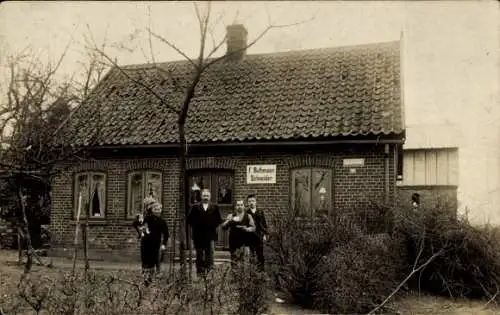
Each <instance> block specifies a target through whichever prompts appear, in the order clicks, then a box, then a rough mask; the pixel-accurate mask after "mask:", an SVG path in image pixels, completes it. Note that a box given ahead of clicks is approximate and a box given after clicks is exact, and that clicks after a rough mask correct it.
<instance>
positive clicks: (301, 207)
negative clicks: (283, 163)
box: [292, 169, 311, 215]
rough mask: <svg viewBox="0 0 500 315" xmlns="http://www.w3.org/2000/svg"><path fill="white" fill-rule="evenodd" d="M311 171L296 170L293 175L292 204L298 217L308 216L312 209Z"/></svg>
mask: <svg viewBox="0 0 500 315" xmlns="http://www.w3.org/2000/svg"><path fill="white" fill-rule="evenodd" d="M310 174H311V171H310V169H301V170H294V171H293V173H292V198H293V200H292V202H293V207H294V210H295V213H296V214H297V215H308V214H309V213H310V209H311V192H310V183H311V178H310Z"/></svg>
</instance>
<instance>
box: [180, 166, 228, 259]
mask: <svg viewBox="0 0 500 315" xmlns="http://www.w3.org/2000/svg"><path fill="white" fill-rule="evenodd" d="M234 173H235V171H234V169H228V168H195V169H189V170H187V172H186V175H187V176H186V177H187V180H186V188H187V191H186V194H185V196H184V198H185V204H186V207H188V209H190V207H191V206H192V205H193V204H194V203H192V202H191V201H192V198H191V197H192V194H191V187H192V185H193V184H192V178H193V176H209V178H210V179H209V184H208V185H209V188H210V193H211V196H210V199H211V200H210V202H211V203H213V204H217V205H218V206H219V209H220V210H221V216H222V219H223V220H224V218H225V217H226V215H227V212H228V210H229V209H231V210H232V209H234V204H235V181H234ZM217 175H226V176H227V175H229V177H230V185H229V186H230V194H231V202H230V203H228V204H219V203H218V196H219V183H218V176H217ZM200 188H201V189H203V188H205V187H200ZM189 233H191V229H190V228H189ZM190 241H192V237H190ZM190 247H191V248H192V246H190ZM228 248H229V238H228V232H227V231H225V230H223V229H222V228H221V227H219V228H218V241H217V242H216V244H215V249H216V250H227V249H228Z"/></svg>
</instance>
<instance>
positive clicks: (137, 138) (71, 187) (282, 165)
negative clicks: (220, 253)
mask: <svg viewBox="0 0 500 315" xmlns="http://www.w3.org/2000/svg"><path fill="white" fill-rule="evenodd" d="M239 27H242V26H233V27H229V28H228V31H230V32H231V31H234V30H235V29H236V33H238V34H243V35H244V36H245V37H246V31H243V32H241V29H239V30H238V28H239ZM230 35H231V34H230ZM228 38H230V39H231V38H232V37H231V36H229V37H228ZM238 43H240V41H238V40H237V39H236V40H229V42H228V46H229V47H228V49H231V48H232V47H231V45H237V44H238ZM159 66H160V67H161V68H162V69H164V70H166V71H164V72H166V73H169V74H170V75H169V76H170V77H171V78H172V79H168V80H167V79H162V76H161V75H160V74H159V73H158V70H157V69H155V68H154V67H152V66H151V65H134V66H126V67H123V69H124V71H125V72H126V75H124V74H123V73H121V72H120V71H119V70H118V69H112V70H111V71H110V72H109V73H108V74H107V75H106V77H105V78H104V79H103V80H102V82H101V83H100V84H99V85H98V86H97V88H96V89H95V91H94V92H93V94H92V95H91V96H90V98H89V100H88V102H87V103H86V105H85V106H84V107H82V109H81V110H80V111H79V112H78V113H77V114H75V116H74V118H73V119H72V121H71V124H72V126H83V127H81V128H73V133H71V132H70V131H68V134H72V135H73V136H74V138H73V139H74V141H75V143H76V144H78V145H87V144H88V143H89V141H90V139H91V138H92V137H97V139H98V143H99V145H98V146H95V147H93V148H92V152H93V157H94V158H93V159H91V160H85V161H75V162H67V163H66V164H65V165H61V168H63V169H64V170H65V171H64V172H63V173H62V174H61V175H60V176H58V177H57V178H55V179H54V181H53V194H52V197H53V208H52V217H51V229H52V240H53V244H52V246H53V248H54V250H55V251H58V250H60V249H63V248H70V247H71V246H72V245H71V244H72V241H73V235H74V222H75V215H76V208H77V196H78V193H79V192H80V191H81V192H82V193H83V195H84V196H87V197H88V196H93V197H91V198H90V197H89V198H86V200H88V201H87V203H88V206H89V209H90V210H89V213H88V214H87V215H90V218H89V220H90V228H89V234H90V235H89V240H90V244H89V246H90V249H91V252H92V251H94V252H96V253H98V252H101V253H103V252H108V253H109V252H111V251H112V249H115V251H113V252H118V253H120V255H121V253H123V252H129V251H137V250H138V245H137V242H136V239H135V234H134V232H133V229H132V227H131V222H132V218H133V216H134V214H135V213H137V212H138V211H141V206H142V205H141V201H142V199H143V198H144V196H145V195H146V194H148V193H150V192H153V193H154V195H155V196H156V197H157V198H159V199H160V200H161V202H162V204H163V206H164V207H163V209H164V216H165V217H166V218H167V219H168V222H169V224H170V226H172V225H173V222H174V220H175V209H176V207H177V200H178V198H177V191H178V190H177V185H178V176H179V172H178V171H179V162H178V159H177V158H176V152H177V150H178V144H177V138H178V136H177V130H176V116H175V114H172V113H171V112H169V111H168V109H167V108H164V107H162V106H160V104H159V102H157V100H156V99H155V98H154V97H152V96H151V94H150V93H149V92H148V91H146V90H145V89H144V88H142V87H140V86H138V85H137V84H134V83H133V82H132V81H131V80H130V78H133V79H134V80H140V81H141V82H144V83H145V84H147V85H148V86H149V87H150V88H151V89H153V90H154V91H155V92H156V93H159V94H160V95H162V96H165V97H167V98H168V99H170V100H171V101H172V104H179V103H180V99H181V98H182V96H183V95H182V93H178V92H176V87H178V86H181V87H182V86H183V84H185V80H187V78H188V77H189V75H190V70H189V69H190V64H189V63H188V62H186V61H180V62H168V63H163V64H160V65H159ZM127 77H130V78H127ZM188 117H189V118H188V121H187V125H186V132H187V141H188V150H189V155H190V156H189V159H188V168H189V170H188V172H189V174H188V175H189V187H190V196H187V198H188V201H189V202H193V201H194V200H195V199H196V192H197V190H198V189H199V188H204V187H208V188H209V189H210V190H211V191H212V198H213V201H214V202H216V203H218V204H219V205H220V207H221V209H222V211H223V216H225V215H226V214H227V213H228V211H230V210H231V209H232V206H233V204H234V202H235V200H236V199H240V198H244V197H245V196H246V195H247V194H249V193H256V194H257V196H258V200H259V204H260V206H261V207H263V208H264V209H265V210H266V211H267V212H268V213H269V215H272V214H274V215H283V216H286V215H290V214H291V213H292V212H294V211H298V210H299V209H300V212H301V215H304V216H315V215H317V214H319V213H328V212H331V211H351V210H353V209H359V208H362V207H364V206H366V205H367V204H368V203H369V202H370V201H375V202H392V201H393V200H394V196H395V193H396V189H395V187H396V173H397V169H398V166H397V161H398V152H399V149H400V148H401V145H402V143H403V142H404V122H403V104H402V91H401V74H400V42H398V41H396V42H387V43H376V44H367V45H359V46H352V47H339V48H328V49H315V50H305V51H293V52H286V53H271V54H259V55H247V54H242V55H241V56H239V58H231V60H226V61H223V62H220V63H217V64H215V65H214V66H213V68H211V70H209V71H208V72H207V73H205V74H204V75H203V77H202V81H201V83H200V84H199V86H198V90H197V91H196V96H195V98H194V100H193V102H192V104H191V107H190V110H189V115H188ZM89 118H91V119H93V121H91V120H90V119H89ZM82 121H83V122H84V124H82ZM78 122H79V123H80V125H78ZM84 215H85V214H84ZM220 237H221V240H220V242H219V244H218V245H219V248H222V247H223V244H224V234H223V233H221V236H220Z"/></svg>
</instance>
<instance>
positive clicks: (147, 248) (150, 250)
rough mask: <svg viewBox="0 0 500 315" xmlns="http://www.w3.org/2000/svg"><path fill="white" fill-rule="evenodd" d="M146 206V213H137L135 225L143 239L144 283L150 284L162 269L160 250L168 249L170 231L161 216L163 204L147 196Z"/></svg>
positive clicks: (140, 237)
mask: <svg viewBox="0 0 500 315" xmlns="http://www.w3.org/2000/svg"><path fill="white" fill-rule="evenodd" d="M144 208H145V213H146V215H145V216H144V217H143V216H142V215H141V214H139V215H137V219H136V220H135V221H134V227H135V229H136V231H137V234H138V236H139V239H140V240H141V262H142V272H143V274H144V283H145V284H146V285H149V284H150V283H151V280H152V277H153V274H154V273H155V271H156V272H158V271H160V250H161V251H164V250H165V249H166V246H167V242H168V238H169V233H168V226H167V223H166V222H165V220H164V219H163V218H162V217H161V210H162V207H161V204H160V203H159V202H157V201H156V200H154V199H153V198H152V197H147V198H145V199H144ZM155 269H156V270H155Z"/></svg>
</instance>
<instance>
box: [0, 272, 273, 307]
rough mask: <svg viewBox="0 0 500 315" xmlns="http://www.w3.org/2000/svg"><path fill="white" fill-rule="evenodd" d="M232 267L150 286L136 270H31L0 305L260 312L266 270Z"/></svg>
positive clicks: (168, 278)
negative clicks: (48, 273) (233, 269)
mask: <svg viewBox="0 0 500 315" xmlns="http://www.w3.org/2000/svg"><path fill="white" fill-rule="evenodd" d="M230 270H231V269H230V267H229V266H221V267H217V268H215V269H214V270H213V271H212V272H210V273H209V274H208V275H207V276H206V277H205V278H201V279H200V278H197V279H195V280H193V282H192V283H190V284H185V283H183V282H182V281H180V278H179V277H178V275H175V276H167V275H159V276H158V277H156V278H155V280H154V281H153V283H152V284H151V286H149V287H144V285H143V278H142V276H141V275H140V274H138V273H136V272H130V271H113V272H104V271H89V272H88V274H87V275H86V276H84V275H83V273H81V272H79V273H77V274H76V275H75V276H72V275H71V274H69V273H60V274H58V275H52V276H44V275H40V274H28V275H25V276H22V277H21V281H20V282H19V284H18V288H17V292H16V290H14V291H12V292H10V294H9V296H8V297H3V301H1V300H0V302H1V303H0V306H1V307H2V308H3V311H5V312H6V313H16V314H17V313H26V312H28V311H31V312H33V311H35V313H37V314H111V315H112V314H245V315H246V314H248V315H254V314H258V313H259V314H260V312H261V311H262V310H265V309H266V307H267V297H265V295H264V294H263V293H262V292H266V291H262V292H261V293H259V291H258V290H254V288H259V286H258V285H257V282H258V281H262V278H261V277H262V276H258V275H257V276H255V275H253V274H252V273H253V270H252V269H251V268H246V270H245V271H246V272H245V273H240V274H236V275H234V276H233V275H231V272H230ZM231 277H233V281H231ZM243 281H245V282H243Z"/></svg>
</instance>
